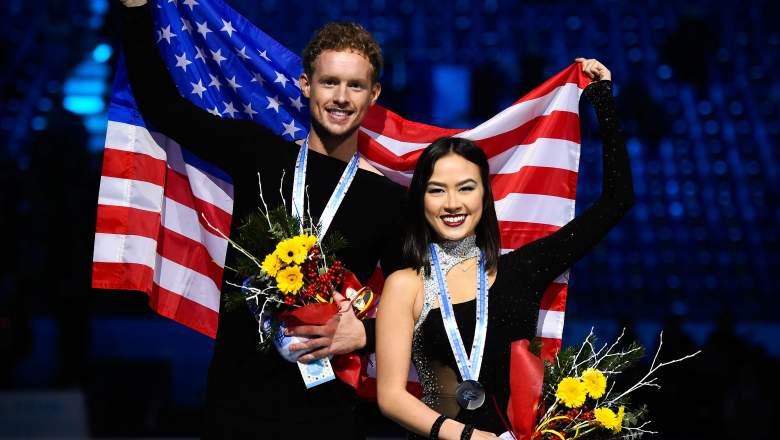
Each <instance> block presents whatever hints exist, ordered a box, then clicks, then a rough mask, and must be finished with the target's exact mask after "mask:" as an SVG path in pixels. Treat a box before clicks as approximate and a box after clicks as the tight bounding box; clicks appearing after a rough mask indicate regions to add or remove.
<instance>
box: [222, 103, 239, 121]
mask: <svg viewBox="0 0 780 440" xmlns="http://www.w3.org/2000/svg"><path fill="white" fill-rule="evenodd" d="M222 105H224V106H225V110H223V111H222V114H223V115H224V114H228V115H230V117H231V118H233V117H234V116H233V114H234V113H236V112H237V110H236V108H235V107H233V103H232V102H230V101H228V102H225V101H222Z"/></svg>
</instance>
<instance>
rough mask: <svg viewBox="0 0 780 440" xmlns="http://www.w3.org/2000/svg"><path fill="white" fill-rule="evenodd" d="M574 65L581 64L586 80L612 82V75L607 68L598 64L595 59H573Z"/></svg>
mask: <svg viewBox="0 0 780 440" xmlns="http://www.w3.org/2000/svg"><path fill="white" fill-rule="evenodd" d="M574 62H575V63H582V72H583V73H585V75H587V76H588V78H590V79H593V80H596V81H601V80H606V81H612V73H611V72H610V71H609V69H607V67H606V66H605V65H603V64H601V63H600V62H599V60H597V59H595V58H589V59H586V58H575V59H574Z"/></svg>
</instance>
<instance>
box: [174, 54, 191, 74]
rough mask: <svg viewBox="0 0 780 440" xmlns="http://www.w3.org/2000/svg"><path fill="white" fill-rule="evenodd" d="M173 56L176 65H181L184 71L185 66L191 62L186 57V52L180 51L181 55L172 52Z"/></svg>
mask: <svg viewBox="0 0 780 440" xmlns="http://www.w3.org/2000/svg"><path fill="white" fill-rule="evenodd" d="M173 56H175V57H176V67H181V68H182V69H183V70H184V71H185V72H186V71H187V66H188V65H190V64H192V61H190V60H188V59H187V53H185V52H182V53H181V56H179V55H176V54H173Z"/></svg>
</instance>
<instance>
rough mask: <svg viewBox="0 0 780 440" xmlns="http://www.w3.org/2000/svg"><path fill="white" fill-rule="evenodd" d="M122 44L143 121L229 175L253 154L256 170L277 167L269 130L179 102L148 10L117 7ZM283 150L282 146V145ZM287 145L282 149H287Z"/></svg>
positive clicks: (276, 150)
mask: <svg viewBox="0 0 780 440" xmlns="http://www.w3.org/2000/svg"><path fill="white" fill-rule="evenodd" d="M122 9H123V10H124V11H123V18H124V20H123V21H124V23H123V24H124V30H123V39H122V43H123V46H124V54H125V60H126V64H127V71H128V76H129V79H130V85H131V87H132V90H133V95H134V97H135V99H136V102H137V104H138V107H139V109H140V110H141V113H142V114H143V117H144V119H145V120H146V121H147V122H149V123H151V124H152V125H153V126H154V128H156V129H158V130H160V131H162V132H164V133H165V134H166V135H167V136H170V137H171V138H173V139H174V140H175V141H177V142H178V143H180V144H182V145H183V146H185V147H186V148H187V149H188V150H190V151H192V152H193V153H195V154H196V155H197V156H199V157H200V158H202V159H204V160H207V161H209V162H213V163H214V164H216V165H217V166H219V167H220V168H222V169H224V170H225V171H227V172H228V173H229V174H233V173H235V172H236V170H239V169H241V168H242V167H243V166H244V165H245V163H246V161H247V159H248V156H249V157H252V156H258V155H259V154H260V153H261V152H262V157H263V160H262V161H257V163H256V164H255V165H256V166H257V167H258V170H257V171H260V172H262V171H263V168H267V169H270V168H269V167H273V168H274V169H278V168H280V166H281V165H280V162H279V161H278V160H276V159H278V157H277V156H279V155H281V154H283V152H284V150H282V151H280V149H279V147H282V148H284V146H280V145H279V144H288V143H287V142H284V141H283V140H282V139H281V138H279V136H277V135H276V134H274V133H273V132H272V131H270V130H268V129H266V128H264V127H262V126H260V125H258V124H255V123H252V122H250V121H243V120H236V119H227V118H225V119H223V118H221V117H219V116H215V115H212V114H210V113H208V112H206V111H205V110H203V109H201V108H199V107H197V106H196V105H194V104H192V103H191V102H189V101H188V100H187V99H186V98H183V97H182V96H181V94H180V93H179V90H178V89H177V87H176V84H175V83H174V82H173V79H172V78H171V75H170V73H169V72H168V69H167V68H166V66H165V64H164V63H163V60H162V57H161V56H160V52H159V50H158V48H157V45H156V44H155V42H154V34H153V29H152V15H151V7H150V6H149V5H148V4H147V5H144V6H140V7H133V8H122ZM285 146H287V145H285ZM289 149H290V148H289V146H287V148H286V149H285V150H289Z"/></svg>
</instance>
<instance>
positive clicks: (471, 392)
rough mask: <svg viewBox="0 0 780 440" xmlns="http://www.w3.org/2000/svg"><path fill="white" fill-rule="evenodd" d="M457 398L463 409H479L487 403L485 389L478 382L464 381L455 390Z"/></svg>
mask: <svg viewBox="0 0 780 440" xmlns="http://www.w3.org/2000/svg"><path fill="white" fill-rule="evenodd" d="M455 398H456V399H457V400H458V405H460V407H461V408H463V409H468V410H472V409H477V408H479V407H480V406H482V404H483V403H485V388H484V387H483V386H482V384H481V383H479V382H477V381H476V380H464V381H463V382H461V383H460V384H459V385H458V388H457V389H456V390H455Z"/></svg>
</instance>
